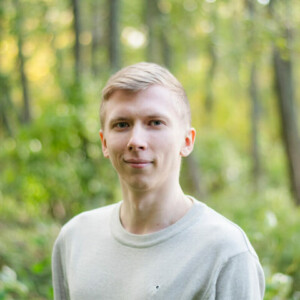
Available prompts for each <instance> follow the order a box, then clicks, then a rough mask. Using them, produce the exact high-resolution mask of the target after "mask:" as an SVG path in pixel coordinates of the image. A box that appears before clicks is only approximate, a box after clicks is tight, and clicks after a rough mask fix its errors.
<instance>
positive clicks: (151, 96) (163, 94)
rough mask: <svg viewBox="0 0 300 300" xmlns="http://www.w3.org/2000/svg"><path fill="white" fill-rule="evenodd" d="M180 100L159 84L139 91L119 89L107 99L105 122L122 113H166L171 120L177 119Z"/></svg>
mask: <svg viewBox="0 0 300 300" xmlns="http://www.w3.org/2000/svg"><path fill="white" fill-rule="evenodd" d="M179 102H180V101H179V99H178V97H177V96H176V95H175V94H174V93H173V92H172V91H171V90H169V89H167V88H165V87H162V86H159V85H154V86H150V87H149V88H147V89H145V90H142V91H139V92H129V91H126V90H117V91H115V92H114V93H113V94H112V95H111V97H110V98H109V99H108V100H106V103H105V105H104V107H103V109H104V114H105V123H106V122H107V121H109V120H110V119H112V118H116V117H120V116H122V115H135V116H137V115H139V116H143V115H153V116H156V115H157V116H160V115H164V116H167V117H168V118H169V119H171V120H177V119H178V118H180V108H179V107H180V103H179ZM180 119H181V118H180Z"/></svg>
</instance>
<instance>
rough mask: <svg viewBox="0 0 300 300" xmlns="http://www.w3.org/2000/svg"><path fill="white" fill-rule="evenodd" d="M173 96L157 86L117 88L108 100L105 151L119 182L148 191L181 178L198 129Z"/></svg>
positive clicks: (103, 144)
mask: <svg viewBox="0 0 300 300" xmlns="http://www.w3.org/2000/svg"><path fill="white" fill-rule="evenodd" d="M174 97H175V96H174V94H173V93H172V92H171V91H169V90H168V89H166V88H164V87H162V86H159V85H153V86H150V87H149V88H148V89H146V90H144V91H140V92H138V93H131V92H127V91H124V90H119V91H116V92H115V93H113V95H112V96H111V97H110V98H109V100H108V101H107V102H106V104H105V124H104V130H103V131H100V137H101V140H102V150H103V153H104V156H105V157H107V158H109V159H110V160H111V162H112V164H113V166H114V168H115V169H116V171H117V173H118V174H119V178H120V181H121V184H123V185H125V186H126V185H127V186H128V187H130V188H133V189H136V190H149V189H153V188H159V187H162V186H164V185H168V184H174V183H176V182H178V178H179V170H180V163H181V157H182V156H187V155H188V154H189V153H190V152H191V151H192V148H193V143H194V137H195V132H194V130H193V129H188V128H187V124H185V123H184V121H183V118H182V117H181V116H180V113H179V112H178V107H176V103H177V101H175V100H174Z"/></svg>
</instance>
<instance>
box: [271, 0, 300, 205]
mask: <svg viewBox="0 0 300 300" xmlns="http://www.w3.org/2000/svg"><path fill="white" fill-rule="evenodd" d="M289 3H290V1H288V0H286V2H285V5H286V7H285V8H286V12H287V13H288V11H289V7H288V5H289ZM271 4H272V5H271V6H270V11H271V13H272V15H273V17H276V16H275V12H274V5H275V1H274V0H273V1H272V2H271ZM276 19H277V18H276ZM283 26H284V27H285V28H284V36H283V38H285V40H286V43H287V45H289V46H290V45H291V43H292V39H293V35H292V28H291V25H290V22H289V17H288V16H287V18H286V20H285V22H284V25H283ZM273 67H274V75H275V87H276V96H277V102H278V108H279V115H280V121H281V122H280V123H281V133H282V137H283V143H284V148H285V152H286V155H287V162H288V169H289V176H290V183H291V190H292V193H293V195H294V198H295V202H296V204H297V205H300V155H299V154H300V138H299V132H298V124H297V115H296V112H297V110H296V103H295V86H294V76H293V61H292V53H291V51H290V47H286V48H285V49H280V48H279V47H278V46H277V45H274V46H273Z"/></svg>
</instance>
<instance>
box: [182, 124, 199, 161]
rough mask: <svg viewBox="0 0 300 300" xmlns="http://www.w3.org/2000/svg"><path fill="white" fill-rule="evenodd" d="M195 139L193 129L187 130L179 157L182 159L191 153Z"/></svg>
mask: <svg viewBox="0 0 300 300" xmlns="http://www.w3.org/2000/svg"><path fill="white" fill-rule="evenodd" d="M195 137H196V130H195V128H190V129H188V131H187V134H186V136H185V138H184V144H183V146H182V148H181V151H180V155H181V156H182V157H186V156H188V155H189V154H190V153H191V152H192V151H193V148H194V143H195Z"/></svg>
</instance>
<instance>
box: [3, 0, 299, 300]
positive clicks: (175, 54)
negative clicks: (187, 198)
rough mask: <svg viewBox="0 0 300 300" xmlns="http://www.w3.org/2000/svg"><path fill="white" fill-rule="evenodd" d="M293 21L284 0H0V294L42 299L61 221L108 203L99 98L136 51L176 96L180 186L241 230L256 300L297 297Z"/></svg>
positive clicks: (111, 185) (113, 186)
mask: <svg viewBox="0 0 300 300" xmlns="http://www.w3.org/2000/svg"><path fill="white" fill-rule="evenodd" d="M299 25H300V2H299V1H297V0H231V1H229V0H222V1H221V0H130V1H129V0H123V1H121V0H106V1H104V0H86V1H79V0H70V1H67V0H60V1H59V0H6V1H0V299H1V300H2V299H8V300H9V299H52V287H51V266H50V264H51V250H52V245H53V242H54V240H55V238H56V236H57V234H58V232H59V230H60V228H61V226H62V225H63V224H64V223H65V222H66V221H67V220H69V219H70V218H71V217H72V216H74V215H76V214H78V213H80V212H82V211H84V210H88V209H92V208H96V207H99V206H103V205H106V204H109V203H113V202H116V201H119V200H120V199H121V193H120V189H119V185H118V180H117V176H116V174H115V172H114V170H113V169H112V168H111V166H110V163H109V161H107V160H106V159H104V157H103V156H102V154H101V145H100V140H99V136H98V131H99V128H100V125H99V120H98V110H99V102H100V98H101V89H102V87H103V86H104V84H105V82H106V80H107V79H108V77H109V76H110V75H111V74H112V73H113V72H114V71H116V70H117V69H119V68H120V67H122V66H126V65H129V64H132V63H136V62H139V61H151V62H156V63H159V64H162V65H164V66H166V67H167V68H169V69H170V70H171V72H173V74H175V76H176V77H177V78H178V79H179V80H180V81H181V82H182V84H183V86H184V87H185V89H186V92H187V94H188V97H189V99H190V102H191V107H192V114H193V126H194V127H195V128H196V129H197V141H196V146H195V150H194V152H193V154H192V155H191V156H189V157H188V158H187V159H185V161H184V163H183V168H182V176H181V182H182V185H183V187H184V190H185V191H186V192H187V193H188V194H191V195H193V196H195V197H197V198H198V199H199V200H201V201H203V202H205V203H207V204H208V205H209V206H211V207H213V208H214V209H215V210H217V211H218V212H220V213H222V214H223V215H225V216H226V217H228V218H229V219H231V220H233V221H234V222H236V223H237V224H239V225H240V226H241V227H242V228H243V229H244V230H245V231H246V233H247V235H248V236H249V238H250V240H251V242H252V244H253V245H254V247H255V249H256V250H257V253H258V255H259V257H260V260H261V263H262V265H263V267H264V271H265V275H266V281H267V286H266V296H265V299H267V300H271V299H273V300H285V299H289V300H297V299H300V272H299V268H300V210H299V205H300V138H299V122H300V121H299V117H300V109H299V106H300V94H299V93H300V92H299V85H300V81H299V78H300V68H299V67H300V61H299V55H300V26H299Z"/></svg>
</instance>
